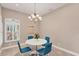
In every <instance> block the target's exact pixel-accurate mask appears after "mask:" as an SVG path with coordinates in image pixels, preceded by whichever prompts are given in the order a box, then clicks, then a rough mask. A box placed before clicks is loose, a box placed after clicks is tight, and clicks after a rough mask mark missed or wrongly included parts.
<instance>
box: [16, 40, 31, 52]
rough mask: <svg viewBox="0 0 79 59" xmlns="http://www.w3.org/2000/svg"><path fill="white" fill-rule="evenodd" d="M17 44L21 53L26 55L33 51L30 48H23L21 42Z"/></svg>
mask: <svg viewBox="0 0 79 59" xmlns="http://www.w3.org/2000/svg"><path fill="white" fill-rule="evenodd" d="M17 44H18V47H19V50H20V52H21V53H26V52H29V51H31V48H30V47H24V48H21V46H20V43H19V41H17Z"/></svg>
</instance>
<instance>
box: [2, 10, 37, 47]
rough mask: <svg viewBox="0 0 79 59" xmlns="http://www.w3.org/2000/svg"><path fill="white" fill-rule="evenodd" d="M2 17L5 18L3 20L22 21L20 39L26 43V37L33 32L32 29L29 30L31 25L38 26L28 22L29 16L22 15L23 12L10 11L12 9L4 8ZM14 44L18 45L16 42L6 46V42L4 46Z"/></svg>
mask: <svg viewBox="0 0 79 59" xmlns="http://www.w3.org/2000/svg"><path fill="white" fill-rule="evenodd" d="M2 16H3V20H4V19H5V18H14V19H17V20H20V39H21V41H22V42H25V38H26V35H27V34H28V33H30V31H31V32H32V28H29V26H31V25H34V26H36V25H35V23H33V22H30V21H29V20H28V15H27V14H24V13H21V12H17V11H13V10H10V9H6V8H2ZM35 28H36V27H35ZM35 28H34V29H35ZM34 29H33V30H34ZM34 31H35V30H34ZM13 44H16V43H15V42H10V43H6V44H5V42H4V45H3V46H4V47H5V46H9V45H13Z"/></svg>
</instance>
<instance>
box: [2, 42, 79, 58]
mask: <svg viewBox="0 0 79 59" xmlns="http://www.w3.org/2000/svg"><path fill="white" fill-rule="evenodd" d="M21 45H25V43H23V44H21ZM53 46H54V48H57V49H59V50H61V51H64V52H66V53H69V54H71V55H74V56H79V54H78V53H76V52H73V51H70V50H68V49H65V48H62V47H59V46H56V45H53ZM14 47H17V45H13V46H9V47H4V48H1V49H0V51H2V50H5V49H9V48H14Z"/></svg>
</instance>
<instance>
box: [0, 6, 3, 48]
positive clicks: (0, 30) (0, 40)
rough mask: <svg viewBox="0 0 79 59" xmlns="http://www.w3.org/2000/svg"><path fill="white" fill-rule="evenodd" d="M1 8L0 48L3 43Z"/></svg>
mask: <svg viewBox="0 0 79 59" xmlns="http://www.w3.org/2000/svg"><path fill="white" fill-rule="evenodd" d="M1 11H2V10H1V6H0V47H1V46H2V43H3V31H2V30H3V28H2V12H1Z"/></svg>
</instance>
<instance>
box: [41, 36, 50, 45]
mask: <svg viewBox="0 0 79 59" xmlns="http://www.w3.org/2000/svg"><path fill="white" fill-rule="evenodd" d="M45 40H46V41H47V43H45V44H43V45H42V46H45V45H46V44H48V43H50V37H48V36H46V37H45Z"/></svg>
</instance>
